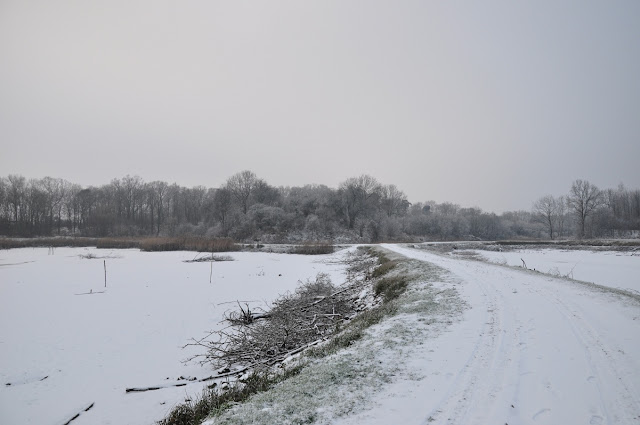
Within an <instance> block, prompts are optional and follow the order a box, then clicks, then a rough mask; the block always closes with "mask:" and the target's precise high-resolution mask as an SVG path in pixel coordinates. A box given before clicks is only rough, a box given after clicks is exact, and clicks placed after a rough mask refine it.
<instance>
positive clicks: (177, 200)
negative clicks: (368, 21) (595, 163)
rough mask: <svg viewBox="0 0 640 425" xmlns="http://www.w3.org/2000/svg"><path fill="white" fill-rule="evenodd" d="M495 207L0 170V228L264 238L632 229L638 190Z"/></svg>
mask: <svg viewBox="0 0 640 425" xmlns="http://www.w3.org/2000/svg"><path fill="white" fill-rule="evenodd" d="M532 205H533V207H532V209H531V210H530V211H511V212H505V213H503V214H501V215H496V214H494V213H491V212H485V211H482V210H481V209H479V208H473V207H472V208H465V207H461V206H459V205H456V204H452V203H448V202H445V203H440V204H439V203H436V202H432V201H427V202H417V203H411V202H409V201H408V200H407V197H406V195H405V194H404V192H403V191H402V190H400V189H399V188H398V187H396V186H395V185H393V184H390V185H384V184H381V183H379V182H378V181H377V180H376V179H375V178H373V177H371V176H368V175H362V176H359V177H352V178H349V179H347V180H345V181H344V182H342V183H341V184H340V185H339V187H338V188H337V189H334V188H330V187H327V186H324V185H306V186H300V187H274V186H271V185H269V184H268V183H267V182H266V181H264V180H263V179H260V178H258V177H257V176H256V175H255V174H254V173H253V172H251V171H242V172H239V173H237V174H235V175H233V176H231V177H230V178H229V179H228V180H227V181H226V183H225V184H224V185H223V186H222V187H220V188H207V187H204V186H195V187H191V188H187V187H182V186H179V185H177V184H175V183H174V184H168V183H166V182H162V181H153V182H145V181H144V180H143V179H142V178H140V177H138V176H133V177H132V176H129V175H127V176H125V177H123V178H121V179H114V180H112V181H111V182H110V183H108V184H105V185H102V186H98V187H93V186H89V187H83V186H81V185H79V184H74V183H70V182H68V181H66V180H64V179H59V178H51V177H45V178H43V179H30V180H27V179H26V178H25V177H23V176H20V175H9V176H7V177H0V235H3V236H8V237H34V236H56V235H60V236H90V237H106V236H138V237H139V236H202V237H230V238H233V239H235V240H237V241H255V240H260V241H262V242H265V243H279V242H282V243H284V242H305V241H308V242H312V241H324V242H334V243H346V242H381V241H424V240H501V239H556V238H561V239H562V238H573V237H577V238H592V237H613V238H616V237H639V236H640V190H638V189H635V190H628V189H626V188H625V187H624V186H623V185H620V186H619V187H618V188H615V189H606V190H600V189H599V188H597V187H596V186H595V185H593V184H591V183H590V182H587V181H583V180H576V181H575V182H573V184H572V186H571V188H569V191H568V193H567V194H566V195H565V196H562V197H557V198H556V197H553V196H550V195H548V196H542V197H541V198H539V199H538V200H535V201H534V200H532Z"/></svg>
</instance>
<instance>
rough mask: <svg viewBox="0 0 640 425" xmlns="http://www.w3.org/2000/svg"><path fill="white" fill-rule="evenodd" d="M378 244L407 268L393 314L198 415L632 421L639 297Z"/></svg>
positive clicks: (638, 402)
mask: <svg viewBox="0 0 640 425" xmlns="http://www.w3.org/2000/svg"><path fill="white" fill-rule="evenodd" d="M385 247H386V248H387V249H389V250H391V251H394V252H396V253H399V254H402V255H404V256H406V257H409V258H411V259H412V260H411V262H410V267H411V268H412V270H414V272H415V273H417V274H418V275H420V276H421V277H420V279H418V281H417V282H415V283H414V284H412V286H411V287H410V289H409V291H408V293H406V294H405V295H404V296H403V297H402V298H401V306H400V309H399V311H398V314H397V315H396V316H394V317H392V318H390V319H387V320H385V321H383V322H382V323H380V324H378V325H375V326H374V327H372V328H371V329H370V330H369V332H367V335H366V336H365V337H364V338H363V339H362V340H360V341H358V342H357V343H356V344H355V345H353V346H352V347H350V348H349V349H347V350H344V351H342V352H340V353H338V354H336V355H333V356H330V357H328V358H325V359H322V360H321V361H316V362H311V364H310V365H309V367H308V368H306V369H304V370H303V371H302V372H301V373H300V375H298V376H296V377H295V378H294V379H292V380H290V381H285V382H284V383H282V384H279V385H278V386H277V387H276V388H275V389H274V390H272V391H270V392H268V393H265V394H261V395H258V396H257V397H254V398H253V399H252V400H251V402H250V403H247V404H243V405H241V406H237V407H236V408H234V409H232V410H231V411H230V412H228V413H227V414H225V415H223V416H222V417H218V418H215V419H210V420H208V421H207V422H206V424H207V425H218V424H248V423H251V424H263V425H267V424H274V423H278V424H296V423H317V424H327V425H328V424H331V425H357V424H367V425H376V424H377V425H390V424H409V425H410V424H416V425H418V424H420V425H427V424H447V425H449V424H465V425H467V424H469V425H475V424H477V425H484V424H499V425H502V424H511V425H514V424H525V425H526V424H531V425H534V424H536V425H537V424H548V425H557V424H563V425H567V424H569V425H572V424H576V425H577V424H620V425H622V424H625V425H627V424H636V423H640V338H639V337H640V297H639V296H636V295H634V294H630V293H626V294H624V293H620V291H615V290H607V289H606V288H605V289H603V288H601V287H596V286H593V285H586V284H583V283H580V282H576V281H571V280H566V279H562V278H557V277H553V276H548V275H543V274H540V273H536V272H533V271H528V270H518V269H515V268H508V267H503V266H500V265H494V264H489V263H484V262H480V261H474V260H467V259H464V258H460V257H454V256H449V255H439V254H434V253H431V252H428V251H424V250H417V249H412V248H408V247H403V246H400V245H385ZM628 272H629V273H632V274H634V275H635V276H639V275H640V269H639V268H637V267H636V268H634V269H631V270H628Z"/></svg>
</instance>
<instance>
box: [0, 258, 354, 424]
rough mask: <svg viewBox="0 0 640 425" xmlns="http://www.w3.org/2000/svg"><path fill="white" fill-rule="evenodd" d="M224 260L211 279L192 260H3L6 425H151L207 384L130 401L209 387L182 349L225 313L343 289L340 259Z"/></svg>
mask: <svg viewBox="0 0 640 425" xmlns="http://www.w3.org/2000/svg"><path fill="white" fill-rule="evenodd" d="M88 254H91V255H94V256H96V257H107V258H93V259H87V258H82V257H81V255H82V256H87V255H88ZM227 255H230V256H231V257H233V258H234V259H235V261H228V262H214V263H213V273H212V274H211V264H210V263H185V262H183V261H184V260H192V259H193V258H194V257H195V256H196V253H193V252H168V253H143V252H139V251H138V250H113V251H109V250H97V249H92V248H87V249H80V248H56V249H55V250H54V251H53V252H51V251H49V250H48V249H47V248H36V249H33V248H25V249H14V250H8V251H7V250H5V251H0V384H1V385H0V424H11V425H21V424H38V425H40V424H59V423H65V422H66V421H68V420H69V419H71V417H73V416H74V415H75V414H77V413H80V412H82V414H81V415H80V416H79V417H78V418H77V419H76V420H74V421H73V425H82V424H118V425H119V424H131V425H138V424H151V423H153V422H154V421H155V420H158V419H161V418H163V417H164V416H165V414H166V413H167V412H168V411H169V410H170V409H171V408H172V407H173V406H174V405H175V404H177V403H180V402H182V401H184V400H185V398H188V397H190V396H193V395H196V394H200V393H201V391H202V389H203V386H204V385H205V384H204V383H190V384H188V385H186V386H183V387H172V388H166V389H161V390H158V391H150V392H144V393H129V394H126V393H125V389H126V388H128V387H149V386H156V385H166V384H167V383H180V382H184V381H178V378H179V377H181V376H183V377H197V378H203V377H206V376H209V375H211V374H212V371H211V370H210V369H209V368H207V367H206V366H201V365H199V364H197V363H195V362H190V363H188V364H186V365H185V364H183V363H182V361H183V360H184V359H186V358H188V357H190V356H192V355H194V354H197V353H199V352H200V353H201V352H202V350H199V349H196V348H191V349H182V348H181V347H182V346H183V345H185V344H186V343H188V342H189V340H190V338H194V337H201V336H204V335H205V332H206V331H207V330H212V329H217V328H219V326H220V323H219V322H220V320H221V319H222V316H223V314H224V312H225V311H227V310H229V309H233V308H234V304H233V303H229V302H233V301H235V300H243V301H253V302H252V303H251V305H253V306H254V307H257V306H260V305H263V306H264V305H265V303H268V302H269V301H270V300H273V299H274V298H276V297H277V296H278V295H279V294H281V293H284V292H286V291H288V290H293V289H294V288H295V287H296V285H297V283H298V281H299V280H306V279H308V278H314V277H315V276H316V274H317V273H319V272H325V273H329V274H330V276H331V278H332V281H333V282H334V283H337V284H339V283H341V282H342V281H343V280H344V276H343V274H342V272H343V268H344V267H343V266H342V265H338V264H336V263H335V261H333V260H335V259H336V258H338V257H340V255H341V254H339V253H338V254H334V255H332V256H301V255H283V254H265V253H229V254H227ZM104 261H106V267H107V288H106V289H105V288H104V263H103V262H104ZM210 275H211V277H212V279H211V281H212V282H211V283H209V279H210ZM102 291H104V293H101V292H102ZM78 294H81V295H78ZM7 384H10V385H7ZM92 403H95V404H94V405H93V406H92V407H91V409H89V410H88V411H86V412H84V410H85V409H86V408H88V407H89V406H90V405H91V404H92Z"/></svg>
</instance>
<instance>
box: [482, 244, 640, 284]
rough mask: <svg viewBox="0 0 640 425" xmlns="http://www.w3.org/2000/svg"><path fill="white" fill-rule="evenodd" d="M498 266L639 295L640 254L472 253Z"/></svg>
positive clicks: (541, 251) (546, 250) (568, 251)
mask: <svg viewBox="0 0 640 425" xmlns="http://www.w3.org/2000/svg"><path fill="white" fill-rule="evenodd" d="M473 252H475V253H477V254H479V255H480V256H481V257H482V258H484V259H486V260H488V261H491V262H493V263H497V264H506V265H510V266H522V260H524V261H525V263H526V264H527V268H529V269H535V270H537V271H539V272H542V273H548V274H552V275H556V276H568V277H571V278H573V279H577V280H582V281H584V282H592V283H596V284H598V285H604V286H609V287H612V288H621V289H631V290H634V291H636V292H640V252H619V251H583V250H564V249H562V250H560V249H520V250H517V251H505V252H495V251H484V250H473Z"/></svg>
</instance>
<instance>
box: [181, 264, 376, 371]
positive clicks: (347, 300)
mask: <svg viewBox="0 0 640 425" xmlns="http://www.w3.org/2000/svg"><path fill="white" fill-rule="evenodd" d="M348 261H349V269H350V272H349V274H348V276H349V281H348V282H347V283H345V284H344V285H341V286H340V287H337V286H335V285H334V284H333V283H332V282H331V280H330V279H329V276H328V275H326V274H323V273H320V274H318V275H317V276H316V278H315V279H313V280H307V281H306V282H304V283H301V284H300V286H299V287H298V289H296V291H295V292H293V293H287V294H285V295H283V296H281V297H280V298H278V299H277V300H276V301H275V302H274V303H273V305H272V307H271V308H270V309H269V311H262V310H259V311H252V310H251V309H250V307H249V305H248V304H245V305H244V306H242V305H241V304H240V303H238V307H239V309H238V311H233V312H230V313H228V314H227V315H226V322H227V323H228V325H229V326H227V327H226V328H225V329H223V330H221V331H215V332H212V333H210V334H209V335H207V337H205V338H204V339H202V340H197V341H194V342H193V344H189V345H200V346H204V347H206V349H207V354H206V355H204V356H203V358H201V360H202V361H203V362H204V363H211V364H212V365H213V366H214V367H215V368H232V367H238V366H242V367H252V368H256V367H263V366H265V367H268V366H273V365H274V364H276V363H279V362H281V361H283V360H284V359H285V358H287V357H288V356H290V355H292V354H295V353H297V352H300V351H302V350H303V349H305V348H306V347H308V346H310V345H313V344H314V343H316V342H318V341H321V340H323V339H326V338H327V337H328V336H330V335H332V334H334V333H335V332H336V331H338V330H339V329H340V323H341V322H343V321H344V320H348V319H351V318H352V317H353V316H355V314H356V313H357V312H358V311H360V310H362V301H361V298H362V292H363V287H364V286H365V285H366V282H365V281H366V280H367V275H368V274H369V272H370V269H371V266H370V265H372V262H371V259H370V257H369V256H366V255H363V254H362V253H359V254H358V255H354V256H352V257H350V258H349V259H348ZM363 261H364V262H366V266H364V267H363Z"/></svg>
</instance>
